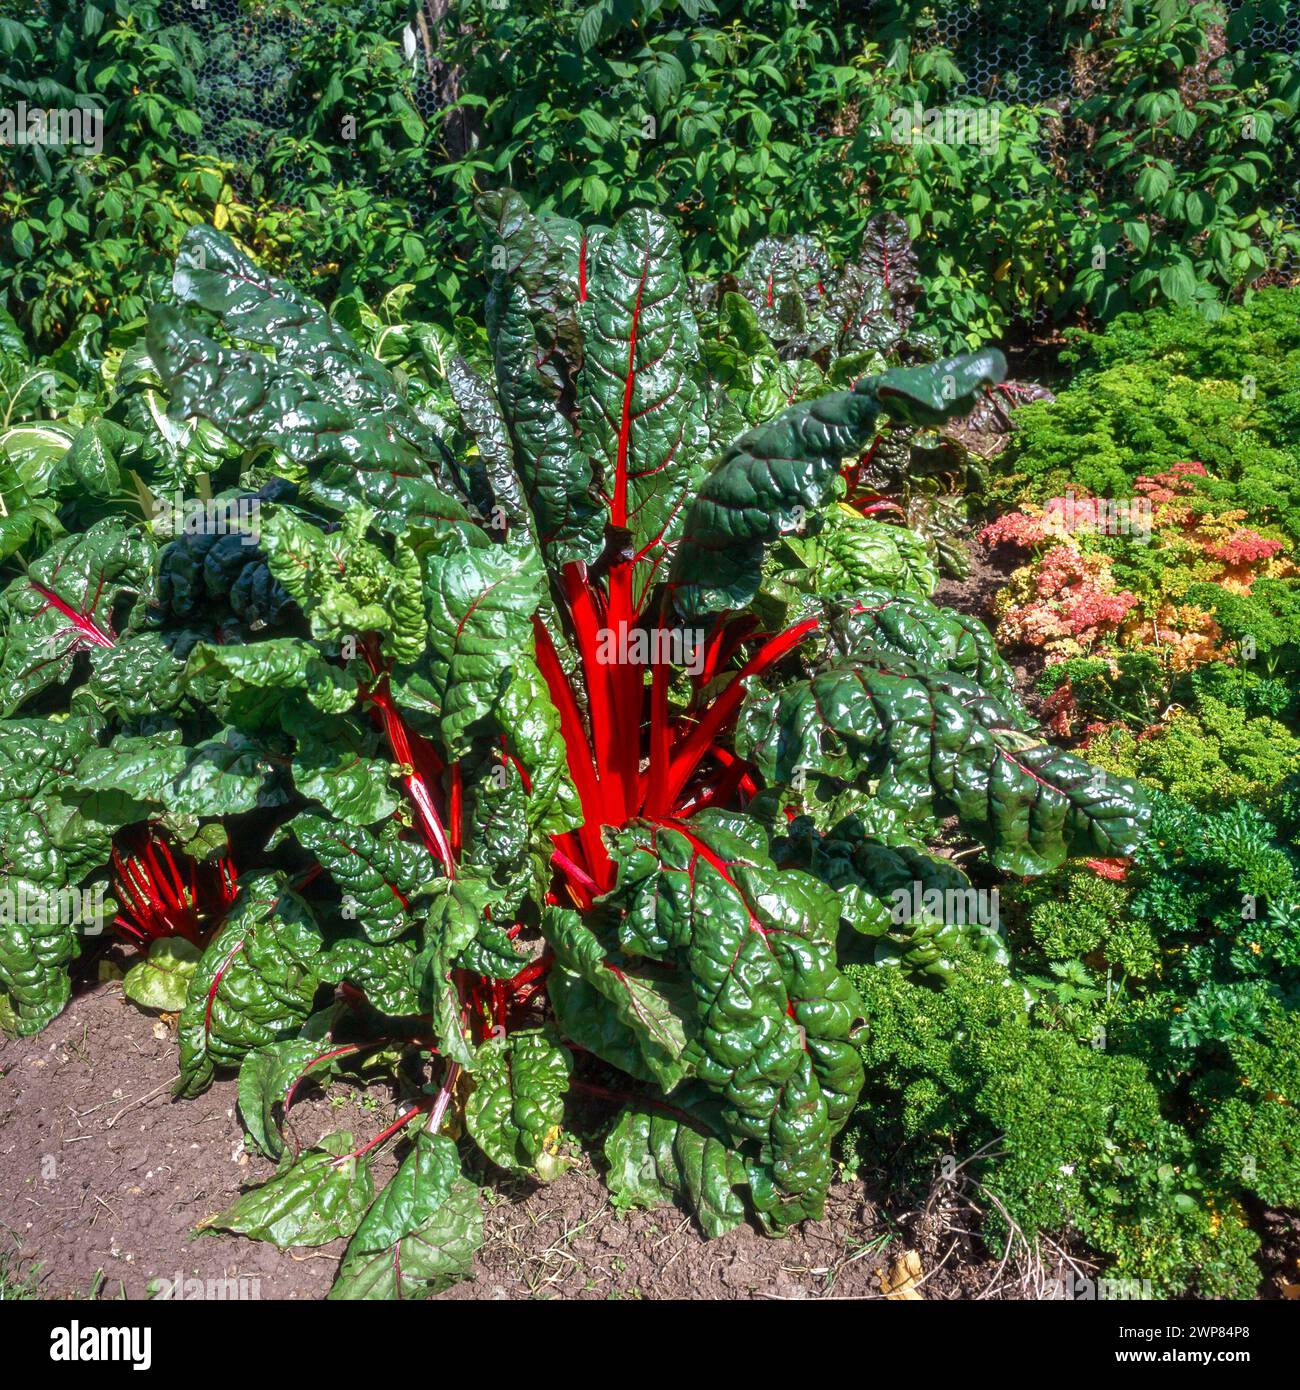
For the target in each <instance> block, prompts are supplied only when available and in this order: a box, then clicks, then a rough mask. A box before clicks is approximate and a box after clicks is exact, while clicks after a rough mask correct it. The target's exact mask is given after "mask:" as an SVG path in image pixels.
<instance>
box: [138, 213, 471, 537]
mask: <svg viewBox="0 0 1300 1390" xmlns="http://www.w3.org/2000/svg"><path fill="white" fill-rule="evenodd" d="M173 288H174V289H175V291H176V293H177V296H178V297H179V299H180V300H181V302H182V304H184V305H189V304H197V305H201V306H202V307H203V308H204V309H207V310H209V311H211V312H212V313H215V314H217V315H219V316H220V318H221V319H222V322H223V323H224V325H225V326H226V328H227V330H228V331H229V332H230V333H231V334H232V335H233V336H234V337H236V338H240V339H244V340H246V341H249V342H253V343H256V344H259V345H263V346H269V347H271V348H273V349H274V356H271V355H268V354H267V353H265V352H263V351H246V350H244V349H240V348H227V347H222V346H220V345H219V344H218V343H217V342H215V341H214V340H213V339H212V338H210V337H208V336H207V335H206V334H205V333H203V332H202V331H200V330H199V329H198V328H196V327H195V326H194V325H193V324H192V323H191V322H190V321H189V319H188V318H187V317H186V315H185V313H184V312H183V311H182V310H177V309H174V308H172V307H170V306H159V307H157V308H155V309H154V310H153V311H152V313H151V315H150V320H149V333H148V346H149V354H150V357H151V358H152V360H153V362H154V363H155V365H156V366H157V369H158V374H159V377H160V378H161V380H162V381H163V383H164V385H165V387H166V389H167V390H168V391H169V392H170V393H171V398H172V399H171V405H170V410H171V412H172V413H173V414H174V415H175V416H177V417H190V416H196V415H201V416H203V417H204V418H206V419H208V420H210V421H211V422H212V423H213V424H214V425H216V426H217V427H218V428H219V429H221V430H222V432H223V433H225V434H226V435H228V436H229V437H230V438H231V439H233V440H234V441H235V442H236V443H237V444H239V445H241V446H243V447H245V448H249V447H252V446H255V445H259V444H267V445H270V446H272V447H273V448H275V449H277V450H278V451H279V452H280V453H282V454H283V455H284V456H285V458H287V459H288V460H289V462H290V463H291V464H292V465H295V466H296V467H298V468H301V469H305V470H306V471H307V473H308V475H309V484H310V488H311V491H312V493H313V494H314V495H315V496H317V497H319V498H321V499H322V500H323V501H325V502H327V503H329V504H330V505H331V506H334V507H337V508H339V509H343V508H345V507H347V506H348V505H349V504H350V503H352V502H356V501H360V502H362V503H364V504H365V505H367V506H369V507H372V508H374V509H375V511H376V512H377V513H378V515H379V519H380V521H381V523H382V524H383V525H385V526H387V527H390V528H391V529H394V530H398V531H400V530H403V529H405V528H406V527H407V526H411V525H416V524H422V525H429V526H434V527H442V526H452V527H457V526H461V525H464V524H466V523H467V522H468V521H469V515H470V514H469V511H468V509H467V507H466V505H465V503H464V501H463V500H462V497H461V496H458V495H457V494H458V484H460V483H461V482H463V481H464V480H463V479H460V478H457V477H455V476H453V472H454V470H453V469H452V468H451V466H450V463H449V461H448V460H447V459H446V458H445V456H444V452H443V446H442V445H441V443H440V441H439V440H438V437H437V435H436V434H435V433H434V432H433V431H432V430H431V429H430V427H429V426H428V425H426V424H425V423H423V421H422V420H421V419H420V418H419V417H418V416H417V414H416V413H415V411H414V410H413V409H412V408H411V406H410V404H409V403H408V402H407V400H406V398H405V395H404V393H403V388H402V387H401V386H400V385H399V383H398V380H397V378H396V377H395V376H394V375H393V373H391V372H390V371H389V370H388V369H387V368H386V367H383V366H382V365H381V364H380V363H378V362H376V361H375V360H374V358H372V357H370V356H369V355H368V354H366V353H363V352H361V351H360V350H359V349H358V348H357V347H356V344H355V343H354V342H353V341H352V339H351V337H350V336H349V335H348V333H347V332H346V331H345V330H344V329H342V328H341V327H339V326H338V325H337V324H335V323H333V322H332V320H330V318H329V317H328V315H327V314H326V313H325V311H324V310H323V309H322V308H321V306H320V305H319V304H318V303H317V302H316V301H314V300H312V299H310V298H308V297H306V296H303V295H300V294H298V292H297V291H296V290H294V289H293V288H292V286H290V285H289V284H288V283H287V282H285V281H282V280H276V279H274V278H273V277H271V276H269V275H267V274H266V273H265V272H264V271H263V270H261V269H260V267H258V266H257V265H255V264H254V263H253V262H252V261H250V260H249V259H248V258H247V257H246V256H244V255H242V254H241V253H240V252H239V251H237V250H236V249H235V247H234V246H233V245H232V244H231V243H230V241H229V240H228V239H227V238H226V237H224V236H222V235H221V234H220V233H219V232H214V231H213V230H212V229H211V228H207V227H199V228H194V229H192V230H191V231H190V232H188V233H187V234H186V236H185V238H184V239H183V241H182V243H181V250H180V254H179V256H178V258H177V269H176V275H175V277H174V281H173Z"/></svg>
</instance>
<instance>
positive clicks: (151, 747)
mask: <svg viewBox="0 0 1300 1390" xmlns="http://www.w3.org/2000/svg"><path fill="white" fill-rule="evenodd" d="M272 772H273V768H272V765H271V763H270V761H269V760H268V757H267V753H266V750H265V749H264V748H263V747H262V746H261V745H260V744H257V743H255V742H253V741H252V740H251V739H249V738H247V737H246V736H245V735H243V734H241V733H239V732H238V731H237V730H235V729H226V730H224V731H223V732H222V733H221V734H219V735H218V736H216V737H215V738H209V739H203V740H202V741H201V742H198V743H193V744H189V745H186V744H184V743H182V742H181V741H180V732H179V730H170V731H167V732H164V733H159V734H150V735H144V734H139V735H137V734H119V735H118V736H117V737H116V738H115V739H113V741H112V742H111V743H110V744H109V745H108V747H106V748H92V749H91V750H90V751H89V752H88V753H86V755H85V756H84V757H83V758H82V759H81V762H80V763H79V764H78V766H77V770H76V781H77V783H78V784H79V785H80V786H81V787H83V788H85V789H86V790H89V791H100V792H124V793H126V794H128V795H130V796H132V797H135V798H136V799H138V800H140V801H148V802H154V803H156V804H157V805H159V806H165V807H166V808H167V809H168V810H169V811H174V812H178V813H181V814H184V815H191V816H225V815H234V814H236V813H237V812H240V811H251V810H252V809H253V808H254V807H255V806H263V805H273V804H276V803H278V802H279V801H281V800H283V796H282V795H280V794H277V793H276V792H275V790H274V788H273V787H272V785H271V774H272Z"/></svg>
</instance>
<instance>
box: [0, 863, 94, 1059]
mask: <svg viewBox="0 0 1300 1390" xmlns="http://www.w3.org/2000/svg"><path fill="white" fill-rule="evenodd" d="M0 888H2V889H3V891H4V894H5V899H6V901H5V907H4V911H3V912H0V1032H3V1033H5V1034H6V1035H8V1036H9V1037H26V1036H27V1035H28V1034H31V1033H39V1032H40V1031H41V1029H42V1028H44V1027H45V1025H46V1024H47V1023H49V1022H50V1020H51V1019H53V1018H55V1017H56V1016H57V1015H58V1014H59V1013H61V1012H62V1011H63V1008H64V1006H65V1005H66V1004H67V1002H68V999H69V998H70V997H71V994H72V982H71V980H70V979H69V978H68V966H69V964H70V963H71V962H72V961H73V960H74V959H75V957H76V955H77V946H78V942H77V929H76V926H75V925H73V924H72V923H69V922H67V921H64V920H61V918H60V914H59V913H57V912H52V913H49V914H48V917H51V918H53V919H54V920H46V921H40V922H37V921H32V920H30V918H31V914H30V913H23V914H22V915H23V916H25V917H27V918H28V920H26V921H19V920H15V918H16V917H17V915H18V914H16V913H12V912H11V909H10V907H9V903H8V898H9V895H10V894H13V895H14V900H15V902H16V901H17V900H18V895H19V894H20V893H23V892H30V893H32V894H34V895H38V896H40V895H43V894H44V892H45V890H43V889H40V888H38V887H37V886H36V885H35V884H27V885H26V886H25V887H24V885H23V881H22V880H19V879H16V878H13V877H12V876H5V878H4V879H3V880H0ZM41 900H42V901H48V899H45V898H43V897H42V899H41Z"/></svg>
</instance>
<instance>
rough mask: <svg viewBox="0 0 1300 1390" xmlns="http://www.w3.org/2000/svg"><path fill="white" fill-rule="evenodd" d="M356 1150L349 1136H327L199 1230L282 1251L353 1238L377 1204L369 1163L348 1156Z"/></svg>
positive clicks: (203, 1224) (200, 1225) (209, 1220)
mask: <svg viewBox="0 0 1300 1390" xmlns="http://www.w3.org/2000/svg"><path fill="white" fill-rule="evenodd" d="M351 1150H352V1136H351V1134H349V1133H348V1132H347V1131H346V1130H342V1131H339V1132H338V1133H335V1134H327V1135H326V1136H325V1138H324V1139H322V1140H321V1141H320V1143H319V1144H318V1145H317V1146H316V1147H315V1148H312V1149H308V1150H306V1152H305V1153H303V1154H302V1156H301V1157H300V1158H299V1159H298V1160H297V1161H296V1162H294V1163H292V1164H291V1165H290V1166H289V1167H288V1168H286V1169H284V1171H283V1172H280V1173H277V1174H276V1175H275V1177H273V1178H271V1179H270V1181H269V1182H265V1183H263V1184H262V1186H261V1187H255V1188H253V1190H252V1191H251V1192H245V1193H244V1194H243V1196H241V1197H237V1198H236V1199H235V1201H233V1202H232V1203H231V1204H230V1206H228V1207H227V1208H226V1209H225V1211H223V1212H220V1213H219V1214H218V1215H216V1216H210V1217H208V1219H207V1220H206V1221H202V1222H200V1223H199V1229H200V1230H209V1229H212V1228H216V1229H217V1230H221V1231H233V1232H234V1233H235V1234H236V1235H241V1236H248V1237H250V1238H251V1239H252V1240H269V1241H271V1242H272V1243H273V1244H274V1245H277V1246H279V1248H280V1249H281V1250H287V1249H288V1248H289V1247H290V1246H292V1245H327V1244H329V1242H330V1241H332V1240H338V1238H339V1237H340V1236H350V1235H352V1233H353V1232H354V1231H355V1230H356V1229H357V1227H358V1226H359V1225H360V1224H361V1220H362V1217H363V1216H364V1215H365V1212H366V1208H367V1207H369V1205H370V1203H371V1202H372V1201H373V1200H374V1196H375V1183H374V1179H373V1177H372V1176H371V1173H370V1165H369V1164H368V1163H367V1162H366V1160H365V1159H364V1158H352V1157H345V1156H344V1155H349V1154H350V1152H351Z"/></svg>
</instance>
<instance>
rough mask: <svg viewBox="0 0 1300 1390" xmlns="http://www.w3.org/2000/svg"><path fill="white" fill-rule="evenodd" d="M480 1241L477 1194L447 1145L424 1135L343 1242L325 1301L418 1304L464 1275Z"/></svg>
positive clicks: (441, 1138)
mask: <svg viewBox="0 0 1300 1390" xmlns="http://www.w3.org/2000/svg"><path fill="white" fill-rule="evenodd" d="M482 1243H483V1212H482V1209H481V1207H480V1206H479V1200H478V1189H477V1188H476V1187H475V1186H474V1185H473V1184H472V1183H470V1182H468V1181H466V1179H464V1178H463V1177H461V1175H460V1159H459V1157H458V1155H457V1153H456V1146H455V1144H453V1143H452V1141H451V1140H450V1139H448V1138H446V1137H445V1136H443V1135H440V1134H430V1133H428V1132H427V1131H426V1130H421V1131H420V1132H419V1133H418V1134H417V1135H416V1138H415V1147H414V1148H413V1149H412V1150H411V1152H410V1153H409V1154H408V1155H407V1156H406V1158H405V1159H404V1160H403V1162H402V1166H401V1167H400V1168H399V1169H398V1170H397V1172H396V1173H395V1174H394V1176H393V1177H392V1179H391V1180H390V1181H389V1183H388V1186H387V1187H385V1188H384V1190H383V1191H382V1192H381V1193H380V1194H379V1196H378V1197H377V1198H376V1200H375V1204H374V1206H372V1207H371V1208H370V1210H369V1211H368V1212H367V1213H366V1215H365V1217H364V1218H363V1220H362V1222H361V1224H360V1225H359V1226H358V1227H357V1230H356V1234H355V1235H354V1236H353V1237H352V1240H351V1243H350V1244H349V1245H348V1248H347V1253H346V1254H345V1255H344V1256H343V1264H342V1265H341V1267H340V1268H339V1274H338V1278H337V1279H336V1280H335V1281H334V1286H333V1288H331V1289H330V1291H329V1295H328V1297H329V1298H331V1299H417V1298H428V1297H429V1296H430V1295H431V1294H435V1293H439V1292H441V1291H442V1290H443V1289H445V1288H446V1287H447V1286H448V1285H449V1284H452V1283H454V1282H455V1281H456V1280H457V1279H458V1278H460V1277H462V1276H463V1275H465V1274H466V1273H467V1272H468V1271H469V1267H470V1262H471V1260H472V1259H473V1256H474V1252H475V1251H476V1250H477V1249H478V1248H479V1246H480V1245H482Z"/></svg>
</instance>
